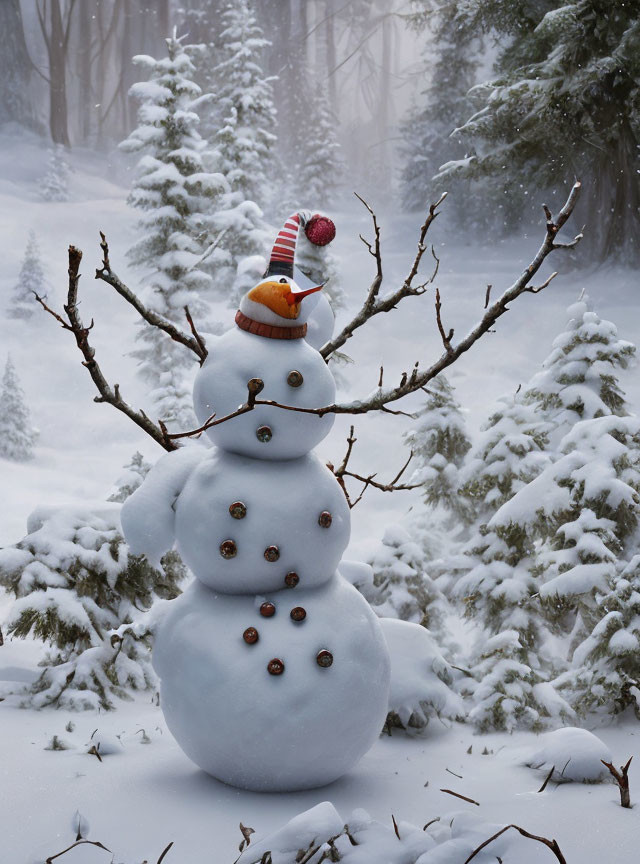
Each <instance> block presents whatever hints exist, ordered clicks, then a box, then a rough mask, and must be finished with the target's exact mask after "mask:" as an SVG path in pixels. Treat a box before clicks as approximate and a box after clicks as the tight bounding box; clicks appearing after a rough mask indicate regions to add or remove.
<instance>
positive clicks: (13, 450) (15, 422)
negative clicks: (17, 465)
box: [0, 355, 38, 462]
mask: <svg viewBox="0 0 640 864" xmlns="http://www.w3.org/2000/svg"><path fill="white" fill-rule="evenodd" d="M37 438H38V430H37V429H35V428H34V427H33V426H32V425H31V415H30V413H29V409H28V408H27V404H26V402H25V398H24V392H23V390H22V387H21V386H20V382H19V380H18V375H17V373H16V370H15V366H14V365H13V361H12V359H11V356H10V355H9V356H8V357H7V363H6V366H5V369H4V375H3V377H2V390H1V391H0V457H2V458H4V459H12V460H13V461H15V462H26V461H28V460H29V459H31V458H32V457H33V446H34V444H35V442H36V440H37Z"/></svg>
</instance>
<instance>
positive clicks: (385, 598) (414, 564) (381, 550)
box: [367, 525, 445, 631]
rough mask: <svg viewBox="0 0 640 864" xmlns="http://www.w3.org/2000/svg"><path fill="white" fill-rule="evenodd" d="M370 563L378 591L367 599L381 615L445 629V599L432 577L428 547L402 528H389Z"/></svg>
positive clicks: (432, 628) (399, 526) (375, 590)
mask: <svg viewBox="0 0 640 864" xmlns="http://www.w3.org/2000/svg"><path fill="white" fill-rule="evenodd" d="M369 563H370V564H371V566H372V568H373V584H374V591H372V592H370V593H371V596H369V597H367V599H368V600H369V602H370V603H371V604H372V606H373V608H374V610H375V611H376V613H377V614H378V615H380V616H381V617H384V618H401V619H402V620H403V621H411V622H413V623H415V624H421V625H422V626H423V627H427V628H429V629H430V630H434V631H438V630H439V629H441V627H442V621H443V614H444V605H445V604H444V598H443V596H442V594H441V592H440V591H439V590H438V589H437V588H436V586H435V585H434V583H433V581H432V579H431V578H430V576H429V574H428V570H427V566H428V565H427V554H426V552H425V550H424V548H423V547H422V546H421V545H420V544H419V543H417V542H416V541H415V540H413V539H412V537H411V535H410V534H409V533H408V532H407V530H406V529H405V528H404V527H403V526H402V525H390V526H389V527H387V529H386V530H385V532H384V535H383V537H382V541H381V542H380V543H379V544H378V545H377V547H376V548H375V549H374V551H373V554H372V555H371V557H370V559H369Z"/></svg>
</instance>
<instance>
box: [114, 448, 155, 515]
mask: <svg viewBox="0 0 640 864" xmlns="http://www.w3.org/2000/svg"><path fill="white" fill-rule="evenodd" d="M149 471H151V463H150V462H146V461H145V459H144V456H143V455H142V453H140V452H138V451H137V450H136V452H135V453H134V454H133V456H132V457H131V460H130V461H129V462H127V464H126V465H125V466H124V471H123V474H122V475H121V477H120V478H119V479H118V481H117V482H116V488H115V490H114V491H113V492H112V493H111V495H109V497H108V498H107V501H115V502H116V503H118V504H122V502H123V501H126V500H127V498H128V497H129V496H130V495H133V493H134V492H135V491H136V489H137V488H138V486H140V485H141V484H142V481H143V480H144V478H145V477H146V476H147V474H148V473H149Z"/></svg>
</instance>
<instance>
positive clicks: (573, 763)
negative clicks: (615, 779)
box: [524, 726, 611, 783]
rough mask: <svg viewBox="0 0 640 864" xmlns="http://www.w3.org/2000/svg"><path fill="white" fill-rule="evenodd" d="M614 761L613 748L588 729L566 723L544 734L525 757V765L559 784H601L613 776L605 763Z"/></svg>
mask: <svg viewBox="0 0 640 864" xmlns="http://www.w3.org/2000/svg"><path fill="white" fill-rule="evenodd" d="M603 761H604V762H611V751H610V750H609V748H608V747H607V745H606V744H605V743H604V741H601V740H600V738H598V736H597V735H594V734H593V732H589V731H588V730H587V729H578V728H577V727H574V726H566V727H565V728H564V729H554V730H553V732H546V733H545V734H544V735H542V736H541V741H540V745H539V746H538V747H537V748H533V749H532V751H531V752H530V753H528V754H527V755H526V756H525V757H524V764H525V765H529V766H530V767H531V768H539V769H540V770H541V771H543V772H545V773H548V772H549V771H551V768H552V767H553V768H554V772H553V779H554V780H556V781H557V782H559V783H568V782H571V781H575V782H577V783H597V782H599V781H601V780H604V779H605V778H606V777H608V776H609V770H608V769H607V768H606V767H605V766H604V765H603V764H602V762H603Z"/></svg>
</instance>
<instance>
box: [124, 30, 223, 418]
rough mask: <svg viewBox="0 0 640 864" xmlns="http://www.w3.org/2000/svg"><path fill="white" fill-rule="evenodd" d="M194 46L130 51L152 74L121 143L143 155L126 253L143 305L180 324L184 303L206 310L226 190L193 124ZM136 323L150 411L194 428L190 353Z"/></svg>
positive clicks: (137, 89) (139, 91)
mask: <svg viewBox="0 0 640 864" xmlns="http://www.w3.org/2000/svg"><path fill="white" fill-rule="evenodd" d="M194 51H195V49H194V47H193V46H185V45H183V44H182V42H181V40H180V39H178V38H176V35H175V32H174V35H173V36H172V37H170V38H169V39H167V57H165V58H163V59H161V60H155V59H154V58H153V57H148V56H146V55H141V56H137V57H134V62H135V63H137V64H138V65H139V66H141V67H143V68H144V69H146V70H147V71H148V73H149V80H148V81H146V82H140V83H137V84H134V85H133V87H132V88H131V91H130V92H131V94H132V95H133V96H134V97H135V98H137V99H138V100H139V102H140V106H139V109H138V121H139V125H138V127H137V128H136V129H135V130H134V131H133V132H132V133H131V135H129V137H128V138H127V139H126V140H125V141H123V142H122V144H121V145H120V146H121V148H122V149H123V150H125V151H126V152H129V153H141V154H143V155H142V157H141V159H140V161H139V162H138V176H137V178H136V180H135V182H134V185H133V188H132V190H131V193H130V195H129V204H130V205H131V206H132V207H135V208H136V209H138V210H140V211H141V212H142V216H141V218H140V221H139V230H140V233H141V237H140V239H139V240H138V241H137V242H136V243H134V245H133V246H132V247H131V249H129V252H128V259H129V261H130V263H131V264H132V265H134V266H135V267H137V268H139V269H140V270H142V271H143V272H144V279H145V283H146V286H147V288H148V293H149V297H147V298H145V299H146V300H147V302H148V305H150V306H151V307H152V308H153V309H154V310H155V311H156V312H158V313H160V314H161V315H164V316H165V317H167V318H170V319H172V320H174V321H179V322H180V323H181V324H182V323H183V322H184V307H185V305H188V306H189V308H190V310H191V313H192V314H193V315H194V316H195V317H196V319H198V318H200V319H202V318H203V317H204V315H205V314H206V304H205V302H204V297H205V296H206V293H207V291H208V290H209V289H210V287H211V276H210V275H209V274H208V273H206V272H205V271H204V269H203V265H202V258H203V256H204V255H205V254H206V252H207V250H208V249H209V248H210V247H211V241H212V239H213V235H212V233H211V232H212V228H213V222H212V207H213V204H214V202H215V201H216V200H217V199H218V197H219V195H220V194H221V192H223V191H226V190H227V189H228V184H226V181H225V180H224V178H223V177H222V175H221V174H214V173H211V172H210V171H209V170H207V164H208V162H207V159H208V156H209V154H208V153H207V150H206V142H205V141H204V140H203V139H202V138H201V136H200V135H199V133H198V128H197V127H198V115H197V113H196V108H197V107H198V100H199V99H200V97H201V91H200V88H199V87H198V85H197V84H196V83H195V82H194V81H193V74H194V65H193V62H192V59H191V58H192V54H193V52H194ZM217 255H218V250H216V251H215V252H214V253H213V254H211V255H209V256H208V259H207V263H208V265H210V264H211V263H215V260H216V256H217ZM141 328H142V329H141V330H140V332H139V334H138V337H137V341H138V342H139V344H140V348H138V349H137V350H136V351H135V352H134V356H135V357H137V358H138V359H139V361H140V373H141V375H142V376H143V378H144V379H145V380H146V381H147V383H148V384H149V385H150V386H151V388H152V392H151V397H152V400H153V403H154V409H155V411H156V412H157V414H158V416H159V417H160V418H161V419H163V420H164V421H165V422H169V423H172V424H177V425H179V426H181V427H187V428H192V424H193V422H194V419H193V413H192V408H191V397H190V386H189V383H188V382H187V380H186V375H187V369H188V368H189V365H190V358H189V356H188V354H187V353H186V352H185V351H184V350H183V349H182V347H181V346H179V345H178V344H177V343H174V342H172V341H171V340H169V339H167V338H166V337H165V334H163V333H161V331H159V330H158V329H157V328H156V327H149V326H148V325H146V324H141Z"/></svg>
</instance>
